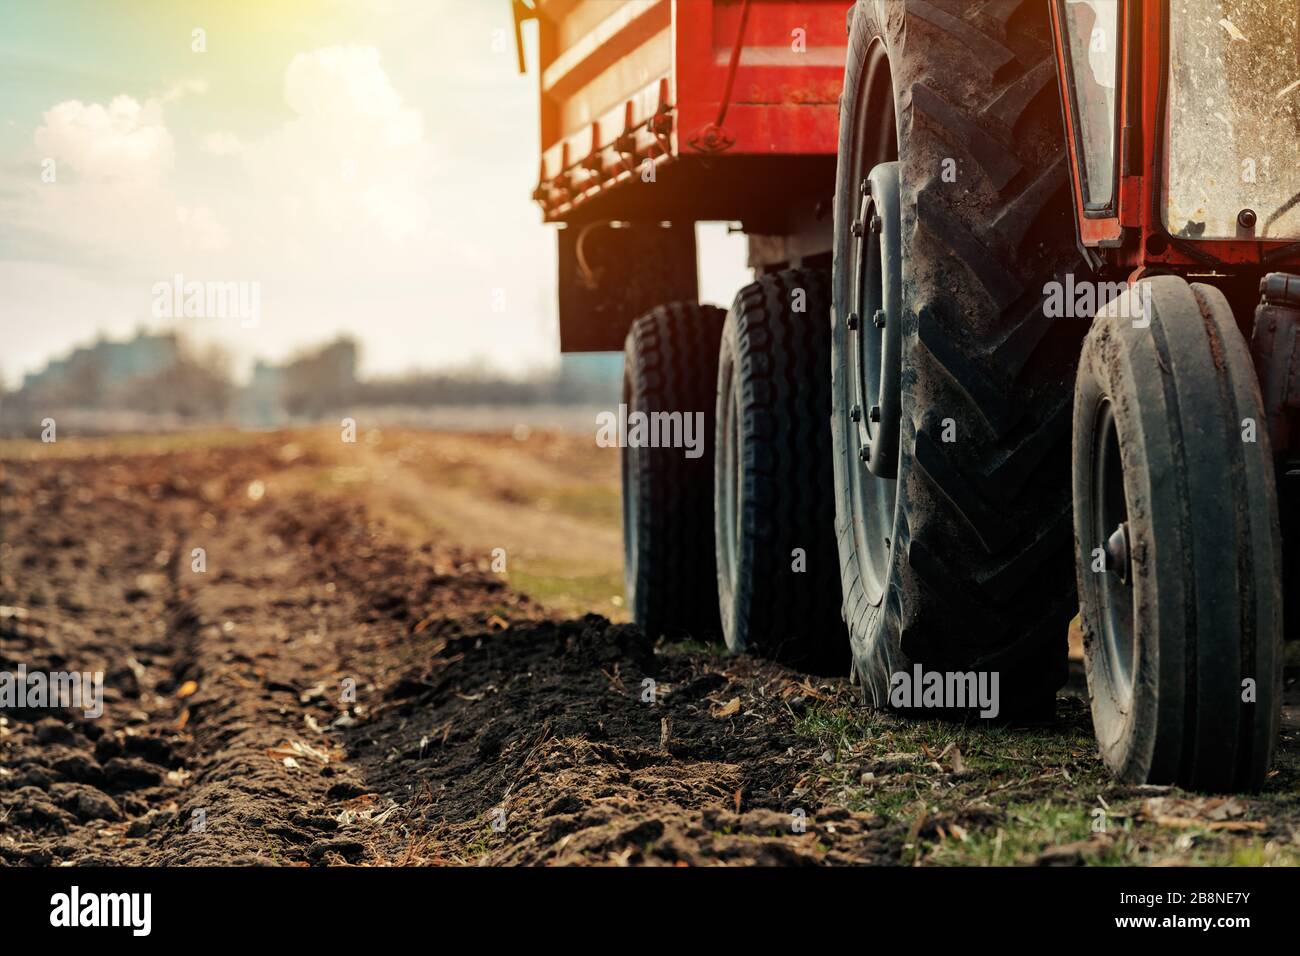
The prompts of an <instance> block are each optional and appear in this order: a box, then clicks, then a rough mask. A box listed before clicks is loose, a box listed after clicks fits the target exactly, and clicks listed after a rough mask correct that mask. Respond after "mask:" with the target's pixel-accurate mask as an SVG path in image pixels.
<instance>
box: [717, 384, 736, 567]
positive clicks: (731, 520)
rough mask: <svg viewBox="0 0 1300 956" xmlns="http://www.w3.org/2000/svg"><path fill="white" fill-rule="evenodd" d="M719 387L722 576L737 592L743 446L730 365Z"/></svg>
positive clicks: (719, 488)
mask: <svg viewBox="0 0 1300 956" xmlns="http://www.w3.org/2000/svg"><path fill="white" fill-rule="evenodd" d="M718 387H719V388H720V389H721V390H722V394H723V395H724V396H725V404H724V406H723V412H722V414H723V420H722V434H723V436H724V441H723V448H722V466H723V477H722V480H721V481H720V482H719V487H718V491H719V494H720V496H721V498H722V500H721V501H720V502H719V507H718V514H719V516H720V517H721V518H722V520H723V521H724V522H726V525H725V527H724V528H723V529H722V534H720V535H719V540H720V541H721V543H722V548H721V550H722V568H721V569H720V570H721V573H722V577H723V580H724V581H725V582H726V586H727V587H729V588H734V587H735V584H736V564H737V561H736V556H737V552H738V550H739V548H740V442H741V419H740V407H739V402H737V401H736V394H735V392H736V390H735V388H734V387H733V383H732V367H731V365H730V364H729V363H725V362H724V364H723V372H722V377H721V381H720V382H719V385H718Z"/></svg>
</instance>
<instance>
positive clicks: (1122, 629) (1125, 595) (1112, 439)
mask: <svg viewBox="0 0 1300 956" xmlns="http://www.w3.org/2000/svg"><path fill="white" fill-rule="evenodd" d="M1094 435H1095V436H1096V438H1095V447H1094V450H1093V474H1092V489H1093V500H1092V513H1093V516H1094V521H1093V528H1092V542H1091V548H1090V550H1089V553H1090V554H1091V555H1095V554H1097V553H1098V552H1097V549H1098V548H1100V549H1101V555H1102V558H1101V560H1102V563H1103V568H1104V570H1103V571H1102V573H1101V581H1100V588H1099V592H1100V599H1101V600H1100V605H1101V607H1100V610H1101V614H1100V620H1101V632H1102V633H1101V642H1100V649H1101V654H1102V659H1103V663H1104V671H1105V673H1106V676H1107V679H1108V681H1109V682H1110V685H1111V688H1112V690H1113V692H1114V696H1115V699H1116V701H1117V703H1119V704H1120V706H1121V708H1122V709H1123V710H1124V711H1126V712H1127V711H1128V709H1129V707H1130V704H1131V702H1132V699H1133V693H1134V686H1133V674H1134V672H1135V670H1136V667H1137V644H1136V641H1135V640H1134V636H1133V635H1134V611H1133V565H1132V557H1131V555H1132V548H1131V546H1130V542H1129V539H1128V503H1127V499H1126V497H1125V494H1124V467H1123V463H1122V461H1121V458H1120V447H1119V431H1118V430H1117V428H1116V426H1115V409H1114V406H1113V405H1112V404H1111V402H1110V399H1108V398H1105V399H1102V401H1101V403H1100V404H1099V405H1098V407H1097V418H1096V425H1095V430H1094Z"/></svg>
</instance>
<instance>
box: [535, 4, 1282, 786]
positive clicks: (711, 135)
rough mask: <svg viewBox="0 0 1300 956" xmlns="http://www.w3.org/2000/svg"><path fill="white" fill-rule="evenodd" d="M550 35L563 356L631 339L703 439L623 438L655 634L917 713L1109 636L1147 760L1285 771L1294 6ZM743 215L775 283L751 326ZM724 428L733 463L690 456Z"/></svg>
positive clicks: (645, 394) (841, 19)
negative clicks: (738, 238) (910, 694)
mask: <svg viewBox="0 0 1300 956" xmlns="http://www.w3.org/2000/svg"><path fill="white" fill-rule="evenodd" d="M515 10H516V16H517V18H519V19H521V20H522V19H525V18H529V17H535V18H537V19H538V21H539V27H540V38H541V50H540V52H541V91H542V139H543V147H544V151H545V152H544V157H543V162H542V170H541V177H540V182H539V184H538V187H537V190H536V193H535V198H536V199H537V200H538V201H539V202H540V203H541V205H542V207H543V209H544V211H545V214H546V216H547V218H548V219H549V220H552V221H556V222H559V223H561V224H562V226H563V229H562V231H561V232H560V269H561V276H560V320H561V343H562V347H563V348H565V349H567V350H595V349H605V348H614V347H618V346H619V345H620V344H622V345H624V347H625V357H626V364H625V383H624V404H625V406H626V409H624V412H625V414H627V415H628V416H631V415H633V414H634V413H642V415H643V416H644V417H646V418H647V419H648V420H650V421H651V425H652V428H651V431H652V432H653V425H654V422H655V418H654V416H656V415H657V416H659V418H658V423H659V425H661V426H662V428H661V430H660V432H659V433H657V434H656V438H666V439H667V440H665V441H653V442H645V441H626V442H625V443H624V449H623V467H624V471H623V481H624V531H625V535H624V536H625V543H626V568H627V596H628V600H629V604H630V606H631V608H632V611H633V614H634V616H635V618H636V620H637V621H638V622H639V623H641V624H642V625H643V626H645V627H646V628H647V629H649V630H651V631H653V632H655V633H673V632H688V633H692V634H697V635H699V634H706V633H709V632H720V633H721V635H722V636H723V637H724V638H725V640H726V642H727V644H728V646H729V647H731V648H732V649H734V650H748V651H751V652H754V653H759V654H763V655H767V656H771V657H775V658H778V659H781V660H784V661H786V662H788V663H791V664H793V665H796V666H801V667H805V668H807V669H811V670H819V671H823V672H834V671H837V670H840V669H848V670H849V671H850V673H851V674H852V675H853V677H854V679H855V680H857V681H858V682H859V683H860V684H861V685H862V687H863V689H864V694H865V695H866V696H867V697H868V698H869V699H870V700H872V701H873V702H874V703H876V704H878V705H882V706H884V705H892V706H897V707H906V708H912V707H916V706H918V701H917V700H915V699H912V700H902V699H899V698H898V697H897V696H896V694H895V691H896V690H897V689H898V687H899V681H898V680H897V678H898V677H899V675H906V674H908V673H910V672H913V671H915V672H917V673H921V672H925V673H935V674H939V675H968V676H969V675H986V674H993V675H996V676H997V678H998V680H997V683H996V685H995V686H997V687H998V694H999V697H1000V700H999V705H998V707H997V708H996V709H997V711H998V714H999V716H1000V718H1003V719H1007V718H1009V719H1013V720H1025V719H1036V718H1043V717H1047V716H1050V715H1051V714H1052V713H1053V712H1054V706H1055V694H1056V691H1057V689H1058V688H1059V687H1060V686H1061V685H1062V683H1063V682H1064V680H1065V677H1066V672H1067V667H1066V665H1067V641H1066V635H1067V628H1068V625H1069V623H1070V621H1071V619H1072V618H1073V617H1074V616H1075V614H1076V611H1077V612H1078V613H1079V616H1080V617H1081V620H1082V625H1083V633H1084V649H1085V663H1086V670H1087V675H1088V683H1089V689H1090V693H1091V697H1092V709H1093V719H1094V725H1095V727H1096V730H1097V737H1098V741H1099V744H1100V748H1101V753H1102V756H1103V757H1104V759H1105V760H1106V762H1107V764H1108V765H1109V766H1110V767H1111V768H1112V769H1113V770H1114V771H1115V772H1116V773H1117V774H1119V775H1120V776H1121V777H1123V778H1124V779H1126V780H1132V781H1138V782H1176V783H1179V784H1182V785H1185V786H1189V787H1193V788H1198V789H1208V790H1228V789H1238V788H1250V787H1257V786H1259V785H1261V784H1262V782H1263V780H1264V777H1265V774H1266V772H1267V769H1268V765H1269V759H1270V755H1271V752H1272V750H1273V747H1274V745H1275V741H1276V738H1277V733H1278V721H1279V713H1280V698H1281V674H1282V638H1283V626H1284V620H1285V622H1286V624H1287V626H1288V627H1289V628H1291V629H1292V630H1293V631H1294V630H1295V629H1296V628H1297V626H1298V622H1300V610H1298V609H1297V608H1296V607H1295V603H1294V601H1295V598H1296V596H1297V594H1300V582H1297V581H1296V567H1297V565H1298V564H1300V556H1298V555H1297V553H1296V550H1297V542H1298V541H1300V530H1298V529H1297V525H1298V524H1300V521H1298V520H1297V513H1298V511H1300V508H1298V507H1297V504H1296V485H1297V484H1298V483H1300V420H1298V415H1300V345H1297V323H1300V277H1296V276H1292V275H1289V274H1287V272H1286V270H1287V269H1296V270H1298V271H1300V59H1298V54H1300V24H1298V23H1297V10H1296V7H1295V5H1294V4H1293V3H1280V2H1274V0H859V2H858V3H856V4H854V5H852V6H847V5H846V4H845V3H843V2H842V0H839V2H815V3H814V2H809V3H794V2H778V0H712V2H709V0H676V2H672V0H642V2H631V0H629V2H623V3H607V2H606V3H600V2H594V0H588V2H578V0H537V2H529V0H515ZM846 40H847V43H846V42H845V41H846ZM521 62H522V60H521ZM709 219H720V220H728V221H738V222H740V223H742V225H743V229H744V231H745V232H746V233H747V234H748V235H749V248H750V264H751V265H752V266H754V268H755V270H756V272H757V274H758V279H757V281H756V282H754V283H753V284H752V285H750V286H748V287H747V288H745V289H742V290H741V291H740V292H739V293H738V294H737V295H736V298H735V300H734V302H733V304H732V306H731V309H730V310H729V311H728V312H727V313H723V312H722V311H721V310H719V309H715V308H713V307H710V306H705V305H700V304H698V303H697V302H696V301H695V300H696V295H697V293H696V273H695V258H696V250H695V245H694V232H693V225H694V223H695V222H697V221H701V220H709ZM638 316H639V317H638ZM675 413H676V414H677V416H678V418H677V419H674V418H673V415H674V414H675ZM692 414H698V415H700V416H701V417H702V420H703V421H704V422H705V424H706V427H707V428H708V429H709V430H710V433H711V434H712V435H713V436H714V439H713V442H712V455H706V456H702V457H699V458H692V457H689V456H687V455H684V454H682V453H681V450H680V449H679V448H675V447H673V441H672V440H671V439H672V437H673V434H674V433H673V432H672V427H673V423H674V422H676V421H678V420H679V419H680V418H681V416H684V415H692ZM629 437H630V436H629ZM1071 475H1072V476H1073V477H1072V478H1071ZM1284 605H1285V606H1284ZM948 686H949V687H952V686H954V683H953V682H951V681H949V683H948ZM956 686H958V687H960V683H957V684H956ZM920 706H941V708H942V709H944V710H956V711H959V712H966V711H970V710H973V709H974V708H972V707H970V706H969V701H967V702H965V703H964V704H963V702H961V701H958V702H957V703H956V704H954V703H953V701H952V700H950V699H948V698H942V699H941V700H940V701H939V703H938V704H937V705H931V704H929V703H928V702H923V703H921V704H920Z"/></svg>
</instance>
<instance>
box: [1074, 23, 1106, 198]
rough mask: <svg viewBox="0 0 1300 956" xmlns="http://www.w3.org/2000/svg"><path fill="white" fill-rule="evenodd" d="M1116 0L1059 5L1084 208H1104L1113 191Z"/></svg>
mask: <svg viewBox="0 0 1300 956" xmlns="http://www.w3.org/2000/svg"><path fill="white" fill-rule="evenodd" d="M1118 27H1119V0H1065V33H1066V38H1067V41H1068V43H1069V53H1070V70H1071V73H1072V75H1073V78H1074V101H1075V110H1076V112H1075V117H1074V118H1075V122H1076V123H1077V124H1078V126H1079V133H1080V140H1081V142H1080V148H1081V151H1082V155H1081V156H1080V162H1081V163H1082V166H1083V168H1082V169H1081V173H1082V178H1083V188H1084V203H1085V204H1087V205H1089V206H1108V205H1110V202H1111V198H1112V195H1113V193H1114V187H1115V126H1116V122H1115V109H1116V104H1115V87H1116V85H1117V83H1116V78H1117V77H1118V75H1119V73H1118V65H1119V58H1118V56H1117V53H1118V48H1119V30H1118Z"/></svg>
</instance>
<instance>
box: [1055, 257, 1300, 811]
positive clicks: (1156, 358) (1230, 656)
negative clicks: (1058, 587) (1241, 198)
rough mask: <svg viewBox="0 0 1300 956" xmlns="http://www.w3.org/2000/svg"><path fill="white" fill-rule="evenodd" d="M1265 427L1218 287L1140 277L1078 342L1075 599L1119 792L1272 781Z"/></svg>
mask: <svg viewBox="0 0 1300 956" xmlns="http://www.w3.org/2000/svg"><path fill="white" fill-rule="evenodd" d="M1125 305H1129V306H1132V307H1131V308H1121V307H1122V306H1125ZM1264 422H1265V417H1264V404H1263V400H1262V399H1261V398H1260V394H1259V386H1258V384H1257V382H1256V379H1255V371H1254V366H1253V365H1252V363H1251V358H1250V353H1249V351H1248V350H1247V348H1246V343H1245V340H1244V339H1243V338H1242V335H1241V332H1240V330H1239V329H1238V328H1237V324H1236V322H1235V321H1234V319H1233V315H1232V309H1231V307H1230V306H1229V305H1228V302H1227V300H1226V299H1225V298H1224V296H1223V293H1222V292H1220V291H1218V290H1217V289H1215V288H1213V287H1212V286H1208V285H1199V284H1198V285H1188V284H1187V282H1186V281H1184V280H1183V279H1181V278H1179V277H1177V276H1159V277H1156V278H1153V279H1145V280H1143V281H1142V282H1140V283H1139V284H1138V285H1137V286H1136V287H1135V289H1134V290H1133V291H1130V292H1129V293H1126V295H1125V296H1124V297H1122V298H1121V299H1120V300H1117V302H1116V303H1114V304H1112V305H1111V306H1110V307H1109V308H1108V309H1107V310H1106V312H1105V313H1103V315H1101V316H1099V317H1098V319H1097V321H1096V323H1095V324H1094V325H1093V328H1092V331H1091V332H1090V333H1089V334H1088V339H1087V342H1086V343H1085V346H1084V350H1083V358H1082V361H1081V362H1080V364H1079V377H1078V383H1077V386H1076V391H1075V401H1074V509H1075V534H1076V537H1077V544H1076V547H1077V559H1078V576H1079V596H1080V604H1081V606H1082V615H1081V616H1082V619H1083V639H1084V660H1085V665H1086V670H1087V674H1088V690H1089V692H1090V696H1091V698H1092V722H1093V727H1094V729H1095V730H1096V733H1097V741H1098V744H1099V745H1100V748H1101V754H1102V757H1103V759H1104V760H1105V761H1106V764H1107V766H1109V767H1110V768H1111V769H1112V770H1113V771H1114V772H1115V773H1116V775H1117V776H1119V777H1120V778H1121V779H1122V780H1126V781H1129V782H1132V783H1139V784H1148V783H1149V784H1172V783H1176V784H1178V785H1180V786H1183V787H1187V788H1189V789H1193V790H1214V791H1226V790H1240V789H1254V788H1258V787H1259V786H1261V785H1262V784H1263V782H1264V777H1265V774H1266V773H1267V771H1268V766H1269V760H1270V758H1271V755H1272V753H1273V749H1274V747H1275V745H1276V741H1277V735H1278V724H1279V721H1280V719H1281V716H1280V715H1281V709H1280V706H1281V696H1282V663H1281V659H1282V604H1283V598H1282V542H1281V531H1280V528H1279V524H1278V517H1277V515H1278V510H1277V509H1278V505H1277V490H1276V487H1275V479H1274V474H1273V459H1272V453H1271V452H1270V450H1269V437H1268V429H1267V428H1266V427H1265V426H1264V424H1263V423H1264Z"/></svg>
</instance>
